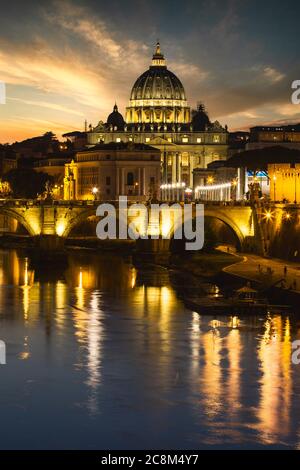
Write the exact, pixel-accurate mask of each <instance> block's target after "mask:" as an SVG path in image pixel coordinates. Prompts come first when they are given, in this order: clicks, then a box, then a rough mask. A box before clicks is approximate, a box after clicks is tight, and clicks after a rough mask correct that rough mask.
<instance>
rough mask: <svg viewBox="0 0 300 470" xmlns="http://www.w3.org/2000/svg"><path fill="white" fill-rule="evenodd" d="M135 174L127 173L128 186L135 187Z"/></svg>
mask: <svg viewBox="0 0 300 470" xmlns="http://www.w3.org/2000/svg"><path fill="white" fill-rule="evenodd" d="M133 180H134V178H133V173H131V172H129V173H127V185H128V186H133Z"/></svg>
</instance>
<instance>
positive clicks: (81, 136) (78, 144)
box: [63, 131, 87, 150]
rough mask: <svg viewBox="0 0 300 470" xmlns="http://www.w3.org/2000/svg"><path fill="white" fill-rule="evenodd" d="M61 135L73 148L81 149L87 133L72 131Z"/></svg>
mask: <svg viewBox="0 0 300 470" xmlns="http://www.w3.org/2000/svg"><path fill="white" fill-rule="evenodd" d="M63 137H64V138H65V139H66V140H67V142H70V143H71V144H72V148H73V149H74V150H79V149H83V148H84V147H85V146H86V144H87V133H86V132H80V131H74V132H67V133H66V134H63Z"/></svg>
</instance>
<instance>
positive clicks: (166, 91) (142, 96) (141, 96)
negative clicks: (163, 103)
mask: <svg viewBox="0 0 300 470" xmlns="http://www.w3.org/2000/svg"><path fill="white" fill-rule="evenodd" d="M130 99H131V100H149V99H150V100H151V99H168V100H186V96H185V91H184V88H183V85H182V83H181V81H180V80H179V78H177V77H176V75H174V73H173V72H170V70H168V69H167V66H166V63H165V59H164V56H163V54H162V53H161V51H160V45H159V43H157V45H156V51H155V54H154V55H153V59H152V65H151V66H150V67H149V70H146V72H144V73H143V74H142V75H141V76H140V77H139V78H138V79H137V80H136V82H135V84H134V85H133V88H132V91H131V96H130Z"/></svg>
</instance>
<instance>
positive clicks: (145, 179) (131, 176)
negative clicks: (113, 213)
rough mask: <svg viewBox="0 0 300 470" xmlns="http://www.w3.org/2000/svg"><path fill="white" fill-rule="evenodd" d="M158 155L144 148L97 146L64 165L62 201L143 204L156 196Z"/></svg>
mask: <svg viewBox="0 0 300 470" xmlns="http://www.w3.org/2000/svg"><path fill="white" fill-rule="evenodd" d="M160 166H161V165H160V151H159V150H157V149H156V148H153V147H150V146H149V145H146V144H137V143H133V142H127V143H110V144H99V145H97V146H95V147H93V148H92V149H89V150H88V149H87V150H84V151H81V152H77V154H76V156H75V158H74V161H72V162H71V163H67V164H66V165H65V178H64V198H65V199H67V200H68V199H99V200H114V199H117V198H118V196H119V195H124V196H128V198H129V199H134V200H139V201H145V200H146V199H147V198H148V197H149V196H150V195H151V194H152V195H153V196H155V194H157V196H158V192H159V187H160V183H161V176H160Z"/></svg>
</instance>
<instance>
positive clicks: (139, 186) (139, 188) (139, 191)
mask: <svg viewBox="0 0 300 470" xmlns="http://www.w3.org/2000/svg"><path fill="white" fill-rule="evenodd" d="M141 194H142V179H141V168H139V169H138V195H139V196H141Z"/></svg>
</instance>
